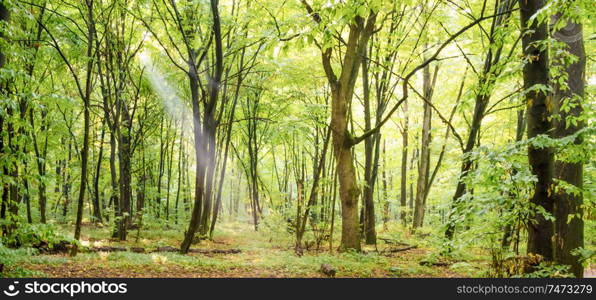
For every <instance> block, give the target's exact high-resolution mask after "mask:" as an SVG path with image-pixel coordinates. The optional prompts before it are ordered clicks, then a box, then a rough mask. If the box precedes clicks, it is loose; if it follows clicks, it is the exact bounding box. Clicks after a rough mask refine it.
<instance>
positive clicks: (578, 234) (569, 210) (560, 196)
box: [553, 20, 586, 278]
mask: <svg viewBox="0 0 596 300" xmlns="http://www.w3.org/2000/svg"><path fill="white" fill-rule="evenodd" d="M554 37H555V39H557V40H558V41H559V42H563V43H565V45H566V48H567V49H566V50H567V52H568V53H569V54H571V55H573V56H575V57H576V58H577V60H576V61H575V62H574V63H572V64H570V65H568V66H564V72H565V73H566V75H567V80H565V82H564V85H558V84H555V102H556V109H557V110H558V113H559V116H560V121H559V122H556V124H555V131H554V134H555V136H556V137H557V138H564V137H568V136H572V135H574V134H576V133H577V132H579V131H580V130H582V129H583V128H584V126H585V123H584V122H583V121H582V120H581V119H579V120H578V118H579V117H580V116H581V115H582V114H583V103H584V96H585V74H586V53H585V49H584V41H583V32H582V25H581V24H578V23H575V22H574V21H571V20H568V21H567V24H566V26H565V27H563V28H561V29H560V30H558V31H556V32H555V33H554ZM556 82H558V81H556ZM566 104H567V105H568V104H571V105H570V109H569V110H562V109H560V108H561V106H563V105H566ZM581 143H582V139H581V138H577V139H576V140H575V144H576V145H579V144H581ZM554 175H555V178H556V179H558V180H561V181H564V182H566V183H567V184H570V185H573V186H575V187H576V188H578V189H579V190H580V192H576V193H574V192H572V191H567V190H565V189H564V188H558V189H556V193H555V195H554V207H553V209H554V216H555V231H554V248H553V256H554V259H555V261H556V262H557V263H559V264H562V265H570V266H571V272H572V273H573V274H574V275H575V276H576V277H578V278H581V277H583V266H582V262H581V261H580V257H579V256H578V255H574V254H572V251H573V250H574V249H577V248H580V247H583V246H584V222H583V209H582V204H583V191H582V187H583V165H582V162H581V161H579V162H565V161H560V160H557V161H555V173H554Z"/></svg>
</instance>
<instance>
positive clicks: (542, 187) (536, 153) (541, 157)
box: [519, 0, 554, 261]
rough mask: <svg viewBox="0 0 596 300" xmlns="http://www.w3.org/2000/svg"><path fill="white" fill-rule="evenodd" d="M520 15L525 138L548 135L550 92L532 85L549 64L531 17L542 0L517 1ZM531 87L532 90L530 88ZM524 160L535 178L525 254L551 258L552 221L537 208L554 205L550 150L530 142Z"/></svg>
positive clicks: (543, 30) (540, 26) (540, 30)
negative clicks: (523, 60)
mask: <svg viewBox="0 0 596 300" xmlns="http://www.w3.org/2000/svg"><path fill="white" fill-rule="evenodd" d="M519 6H520V17H521V25H522V30H523V31H524V34H523V36H522V46H523V49H524V51H523V53H524V57H525V59H527V60H528V61H527V62H526V64H525V65H524V69H523V78H524V88H525V89H526V91H527V92H526V94H525V98H526V104H527V109H528V111H527V119H528V128H527V130H528V138H529V139H532V138H535V137H537V136H539V135H549V134H550V130H551V129H552V124H551V121H550V119H549V118H550V117H551V115H552V110H553V107H554V105H553V104H554V103H553V100H552V97H551V95H548V94H547V93H546V92H544V90H542V89H538V88H536V87H537V85H539V86H547V85H548V84H549V67H548V64H549V63H548V56H547V49H546V48H544V47H541V46H537V45H536V43H539V42H542V41H544V40H546V39H548V29H547V25H546V23H544V22H543V23H538V21H537V20H536V19H532V16H534V15H535V14H536V12H538V11H539V10H540V9H542V8H543V7H544V1H543V0H536V1H526V0H520V1H519ZM531 89H533V90H531ZM528 159H529V163H530V169H531V171H532V174H534V175H535V176H536V178H537V182H536V186H535V190H534V194H533V196H532V198H531V199H530V203H531V204H532V205H533V209H534V212H535V213H534V215H533V216H531V218H530V222H529V224H528V247H527V251H528V254H538V255H541V256H542V257H543V258H544V259H545V260H546V261H550V260H552V257H553V245H552V237H553V222H552V221H550V220H549V219H548V218H547V217H546V216H544V215H543V214H542V213H541V212H538V209H541V210H544V212H546V213H548V214H552V212H553V205H554V193H552V191H553V190H552V188H553V187H552V184H553V166H554V160H553V151H552V149H551V148H548V147H537V146H534V145H532V144H530V145H529V146H528Z"/></svg>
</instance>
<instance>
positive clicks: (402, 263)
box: [19, 223, 489, 278]
mask: <svg viewBox="0 0 596 300" xmlns="http://www.w3.org/2000/svg"><path fill="white" fill-rule="evenodd" d="M109 231H110V230H109V229H108V228H105V227H103V228H98V227H96V226H95V225H90V224H86V225H85V226H84V227H83V233H82V237H81V241H82V244H83V245H84V246H86V247H88V248H93V247H108V246H109V247H127V249H128V248H129V247H143V248H144V249H146V251H152V250H153V249H156V248H157V247H164V246H172V247H176V248H177V247H178V245H179V241H180V239H181V237H182V234H181V233H180V232H181V231H180V228H176V229H174V228H172V229H168V230H159V231H156V230H147V231H142V232H141V233H140V237H139V238H137V237H136V235H137V232H136V231H131V232H130V234H129V239H128V241H126V242H120V241H117V240H114V239H111V238H109V236H108V235H109ZM381 234H382V232H381V233H380V235H381ZM274 236H275V235H274ZM409 242H410V241H408V243H409ZM412 245H414V244H412ZM322 247H323V246H322ZM333 247H334V248H335V247H336V245H334V246H333ZM191 248H194V249H200V250H202V251H204V252H206V251H210V250H214V249H220V250H229V249H239V250H241V252H239V253H225V254H221V253H203V254H200V253H189V254H187V255H181V254H178V253H175V252H149V253H133V252H130V251H125V252H101V251H98V252H86V253H85V252H83V253H79V254H78V255H77V256H76V257H70V256H68V255H67V254H53V255H48V254H44V255H34V256H31V257H29V259H27V260H26V261H23V262H22V263H20V264H19V265H20V267H22V268H23V269H25V270H28V271H27V273H28V276H37V277H108V278H114V277H326V276H325V275H324V274H323V273H321V271H320V270H321V265H322V264H328V265H330V266H331V267H332V268H334V269H335V270H336V271H337V275H336V276H337V277H477V276H483V275H482V272H483V271H485V270H487V269H488V268H489V266H488V263H489V262H488V260H487V259H486V258H487V257H485V259H482V258H481V256H478V258H477V259H474V258H472V259H469V260H468V261H460V262H451V263H449V264H444V265H426V264H424V261H425V260H428V259H429V257H432V252H433V251H431V249H429V248H425V247H424V246H418V245H417V246H416V247H415V248H412V249H409V250H404V251H401V249H404V248H408V247H407V246H406V247H404V246H403V245H401V246H396V247H393V248H390V247H389V246H387V245H385V244H380V245H378V246H377V248H376V249H378V250H379V251H377V250H376V249H375V247H374V246H367V247H365V249H364V253H337V251H333V252H330V251H329V244H328V242H327V243H326V245H325V246H324V248H325V249H320V250H305V251H304V252H303V253H302V255H297V254H296V251H294V248H293V246H292V244H291V242H290V241H289V240H284V239H283V238H279V239H276V238H271V232H268V233H264V232H262V231H259V232H255V231H254V230H252V229H251V226H249V225H248V224H245V223H227V224H226V223H224V224H221V225H218V230H217V231H216V233H215V235H214V239H213V240H212V241H206V240H203V241H201V242H200V243H198V244H194V245H193V246H192V247H191ZM389 249H398V250H400V251H399V252H394V253H390V252H387V251H386V250H389ZM421 262H423V263H422V264H421Z"/></svg>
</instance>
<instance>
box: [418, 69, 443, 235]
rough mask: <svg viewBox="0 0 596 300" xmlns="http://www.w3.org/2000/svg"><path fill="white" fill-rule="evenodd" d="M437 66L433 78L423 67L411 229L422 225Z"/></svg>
mask: <svg viewBox="0 0 596 300" xmlns="http://www.w3.org/2000/svg"><path fill="white" fill-rule="evenodd" d="M438 73H439V67H438V66H437V67H436V68H435V72H434V75H433V78H432V79H431V72H430V66H429V65H427V66H426V67H424V69H423V80H422V81H423V89H424V92H423V96H424V98H425V101H424V115H423V119H422V134H421V139H420V159H419V161H418V180H417V181H416V201H415V203H414V219H413V224H412V230H416V229H417V228H419V227H422V225H423V222H424V212H425V206H426V205H425V204H426V203H425V202H426V201H425V199H426V189H427V187H428V181H429V170H430V143H431V126H432V110H431V107H430V101H431V100H432V94H433V88H434V85H435V83H436V80H437V74H438ZM431 80H432V81H431Z"/></svg>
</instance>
